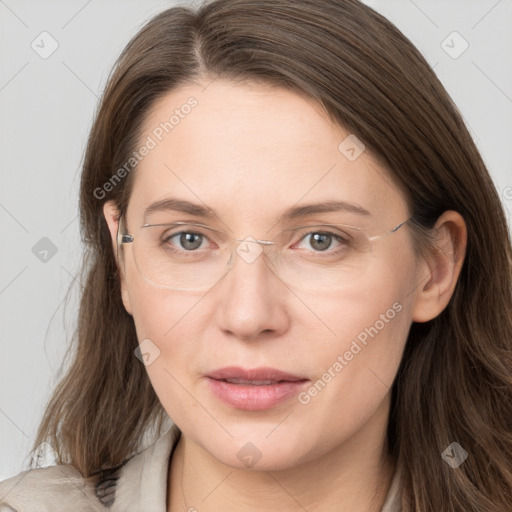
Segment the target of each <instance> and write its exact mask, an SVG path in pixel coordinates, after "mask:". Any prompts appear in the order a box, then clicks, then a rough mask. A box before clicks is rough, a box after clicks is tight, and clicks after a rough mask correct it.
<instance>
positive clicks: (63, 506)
mask: <svg viewBox="0 0 512 512" xmlns="http://www.w3.org/2000/svg"><path fill="white" fill-rule="evenodd" d="M180 434H181V432H180V430H179V429H178V427H176V425H173V426H172V427H171V428H170V429H169V431H168V432H167V433H165V434H163V435H162V436H161V437H160V438H159V439H157V440H156V441H155V442H154V443H153V444H152V445H150V446H149V447H148V448H146V449H145V450H143V451H141V452H140V453H138V454H136V455H134V456H133V457H131V458H130V459H128V461H127V462H126V463H125V464H123V465H122V466H121V467H120V468H119V469H118V470H116V471H115V472H114V473H112V474H110V475H109V476H108V477H106V478H102V479H97V481H95V482H91V483H89V482H87V481H86V480H85V479H84V478H82V476H81V475H80V472H79V471H78V470H77V469H76V468H75V467H73V466H71V465H70V464H66V465H64V464H62V465H58V466H50V467H48V468H38V469H30V470H28V471H25V472H23V473H20V474H19V475H17V476H15V477H13V478H10V479H9V480H5V481H3V482H1V483H0V512H13V511H14V512H167V508H166V502H167V484H168V480H167V479H168V468H169V461H170V458H171V456H172V452H173V449H174V447H175V446H176V444H177V442H178V440H179V437H180ZM401 510H402V509H401V507H400V499H399V472H396V473H395V475H394V477H393V481H392V483H391V486H390V489H389V491H388V495H387V498H386V502H385V504H384V507H383V508H382V510H381V512H401Z"/></svg>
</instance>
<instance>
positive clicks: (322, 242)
mask: <svg viewBox="0 0 512 512" xmlns="http://www.w3.org/2000/svg"><path fill="white" fill-rule="evenodd" d="M308 236H309V244H310V245H311V247H312V248H313V249H315V251H325V250H326V249H329V247H330V246H331V244H332V238H333V235H331V234H329V233H311V234H310V235H308Z"/></svg>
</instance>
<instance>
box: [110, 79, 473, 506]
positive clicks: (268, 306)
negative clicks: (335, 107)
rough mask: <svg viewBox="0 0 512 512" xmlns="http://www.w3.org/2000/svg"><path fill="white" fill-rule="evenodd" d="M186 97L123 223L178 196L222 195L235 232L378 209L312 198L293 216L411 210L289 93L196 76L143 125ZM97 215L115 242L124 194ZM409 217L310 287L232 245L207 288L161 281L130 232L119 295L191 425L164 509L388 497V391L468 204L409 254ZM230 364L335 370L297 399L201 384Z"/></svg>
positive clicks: (447, 279)
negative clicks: (250, 450) (339, 273)
mask: <svg viewBox="0 0 512 512" xmlns="http://www.w3.org/2000/svg"><path fill="white" fill-rule="evenodd" d="M206 85H208V87H207V88H206V89H205V86H206ZM191 96H193V97H195V98H196V99H197V101H198V104H197V106H196V107H195V108H194V109H193V110H192V111H191V113H190V114H188V115H187V116H185V117H184V118H183V119H180V122H179V124H178V125H177V126H175V127H174V129H173V130H172V132H170V133H169V134H167V135H165V136H164V137H163V138H162V141H160V142H159V143H158V144H157V145H156V147H155V148H154V149H151V151H150V152H149V154H148V155H147V156H146V157H145V158H144V159H143V160H142V161H141V162H140V163H139V164H138V166H137V168H136V170H135V171H133V172H135V173H136V174H135V177H134V178H135V181H134V188H133V193H132V196H131V198H130V202H129V206H128V211H127V215H126V225H127V230H128V232H133V231H135V230H136V229H137V227H138V226H140V225H142V223H143V211H144V209H145V208H146V207H147V206H148V205H149V204H151V203H153V202H154V201H157V200H161V199H163V198H166V197H170V196H172V197H175V198H179V199H185V200H188V201H191V202H194V203H198V204H201V205H202V206H204V205H207V206H208V207H209V208H211V209H213V210H215V212H216V213H217V217H216V218H215V219H214V220H209V221H207V222H208V223H211V224H212V225H214V226H215V227H217V228H219V229H224V230H225V229H226V226H229V228H230V229H231V230H232V232H233V234H234V236H235V237H237V238H244V237H246V236H249V235H250V236H253V237H254V238H257V239H270V238H271V235H272V232H273V231H272V229H275V225H276V220H277V218H278V216H279V215H280V214H281V213H282V212H283V211H284V210H285V209H287V208H289V207H292V206H296V205H304V204H310V203H323V202H326V201H330V200H342V201H347V202H351V203H354V204H358V205H360V206H362V207H364V208H366V209H367V210H369V212H370V215H367V216H363V215H360V214H355V213H347V212H341V213H340V212H338V213H320V214H315V215H312V216H309V217H305V218H303V219H301V220H300V221H296V222H299V225H303V224H307V223H313V224H315V223H333V222H336V221H342V222H345V223H350V224H353V225H356V226H360V227H362V228H364V229H365V230H367V231H368V233H369V234H370V235H379V234H382V233H385V232H387V231H389V230H390V229H391V228H393V227H394V226H396V225H397V224H398V223H400V222H402V221H404V220H406V219H407V218H408V217H409V212H408V208H407V204H406V201H405V198H404V197H403V195H402V193H401V191H400V189H399V188H398V187H397V186H396V185H395V184H394V183H393V181H392V179H391V175H390V174H389V172H388V171H387V170H386V169H385V168H384V167H383V166H382V165H380V164H379V162H378V161H377V159H375V158H374V157H372V155H371V154H370V151H369V150H366V151H364V152H363V153H362V154H361V156H359V158H357V159H356V160H354V161H349V160H348V159H347V158H346V156H345V155H344V154H343V153H342V152H340V151H339V149H338V146H339V144H340V143H341V142H342V141H343V140H344V139H345V138H346V137H347V135H349V132H347V131H346V130H344V129H343V128H341V127H339V126H334V125H333V124H332V123H331V122H329V121H328V120H327V116H326V115H325V113H324V112H323V111H322V109H321V107H320V106H318V105H317V104H315V103H314V102H313V101H312V100H309V99H307V98H305V97H303V96H301V95H299V94H297V93H295V92H291V91H287V90H284V89H280V88H271V87H268V86H263V85H261V84H259V85H257V84H252V85H249V84H247V83H245V84H240V83H238V84H235V83H232V82H228V81H223V80H215V81H213V82H211V83H208V82H206V81H205V82H204V83H194V84H187V85H184V86H182V87H180V88H179V89H176V90H174V91H172V92H171V93H168V94H167V95H166V96H165V97H164V98H163V99H161V100H160V101H159V102H157V103H156V104H155V105H154V108H153V109H152V111H151V112H150V113H148V116H147V119H146V123H145V125H144V127H143V131H142V135H141V139H140V140H141V141H144V140H146V137H147V136H148V135H151V133H152V130H153V129H154V128H155V127H157V126H158V125H159V124H160V123H161V122H162V121H165V120H166V119H168V118H169V115H170V113H172V111H173V110H174V109H176V108H178V107H179V106H180V105H183V104H184V103H185V102H186V101H187V99H188V98H189V97H191ZM104 213H105V218H106V221H107V223H108V225H109V228H110V231H111V234H112V242H113V245H114V248H115V249H116V251H117V245H116V236H117V222H118V221H117V210H116V205H115V204H113V203H112V202H107V203H106V205H105V208H104ZM162 218H164V219H166V220H171V221H185V220H186V221H193V220H195V221H197V222H205V219H201V218H196V217H194V216H191V215H189V214H184V213H177V212H175V213H165V214H162V213H158V214H155V216H154V217H152V218H151V220H148V222H151V223H153V222H154V221H156V219H158V220H160V219H162ZM278 227H279V226H278ZM409 229H410V228H409V227H408V225H407V224H406V225H404V226H403V227H402V228H401V229H399V230H398V231H397V232H396V233H394V234H393V235H391V236H388V237H386V238H384V239H382V240H379V241H376V242H375V243H374V244H373V246H372V250H371V251H369V252H367V253H365V254H364V255H362V256H361V259H360V260H358V262H357V265H356V264H354V267H353V272H352V273H350V272H347V279H346V284H344V286H343V287H342V288H341V289H337V290H329V289H325V288H321V289H317V290H315V289H311V290H309V291H308V292H305V291H303V290H302V291H297V290H293V289H291V288H289V287H288V286H286V285H285V284H284V283H283V282H282V281H281V280H280V279H278V278H277V277H276V276H275V275H274V274H273V273H272V272H270V271H269V270H268V268H267V267H266V266H265V264H264V262H263V261H262V258H259V259H257V260H256V261H255V262H253V263H251V264H248V263H246V262H245V261H243V260H242V259H241V258H238V259H237V260H236V262H235V265H234V267H233V268H232V270H231V271H230V272H229V273H228V274H227V275H226V277H225V278H223V279H222V280H221V281H220V282H219V283H218V284H217V285H216V286H214V287H213V288H212V289H211V290H209V291H208V292H207V293H205V292H201V293H198V292H183V291H171V290H164V289H160V288H156V287H154V286H152V285H151V284H149V283H148V282H146V281H145V280H144V279H143V278H142V277H141V275H140V273H139V271H138V270H137V268H136V265H135V263H134V260H133V251H132V248H131V247H130V246H124V248H123V256H124V257H123V261H121V262H120V266H121V269H122V274H123V275H122V290H123V301H124V304H125V307H126V309H127V311H128V312H129V313H130V314H131V315H132V316H133V318H134V322H135V326H136V330H137V335H138V338H139V341H142V340H144V339H147V338H149V339H150V340H151V341H152V342H153V343H154V344H155V345H156V346H157V347H158V348H159V350H160V356H159V357H158V358H157V359H156V360H155V361H154V362H153V363H152V364H151V365H149V366H147V371H148V374H149V377H150V379H151V382H152V384H153V386H154V388H155V391H156V393H157V395H158V397H159V398H160V400H161V402H162V404H163V406H164V408H165V409H166V411H167V413H168V414H169V416H170V417H171V418H172V419H173V421H174V422H175V423H176V424H177V425H178V427H179V428H180V429H181V431H182V433H183V434H182V438H181V441H180V443H179V444H178V447H177V449H176V451H175V454H174V457H173V459H172V463H171V468H170V473H169V499H168V510H169V511H172V512H175V511H181V510H189V509H192V508H191V507H195V508H196V509H197V510H201V511H203V510H204V511H210V510H211V511H214V510H230V509H231V510H233V509H234V508H236V510H240V511H245V510H268V511H273V510H280V511H292V510H294V511H295V510H303V508H302V507H304V509H306V510H315V511H329V510H351V511H356V512H358V511H370V510H372V511H374V510H379V509H380V507H381V506H382V503H383V501H384V498H385V495H386V493H387V489H388V486H389V483H390V480H391V478H392V475H393V471H394V467H393V464H392V463H391V462H390V461H389V460H388V458H387V457H386V452H385V434H386V426H387V421H388V415H389V402H390V388H391V385H392V382H393V379H394V377H395V375H396V372H397V369H398V366H399V364H400V360H401V356H402V353H403V349H404V346H405V342H406V338H407V333H408V330H409V327H410V325H411V323H412V322H413V321H420V322H423V321H428V320H429V319H431V318H434V317H435V316H437V315H438V314H439V313H440V312H441V311H442V310H443V309H444V307H445V306H446V304H447V303H448V301H449V299H450V297H451V295H452V292H453V289H454V286H455V283H456V279H457V276H458V274H459V271H460V267H461V265H462V260H463V257H464V248H465V240H466V231H465V225H464V221H463V219H462V218H461V217H460V215H459V214H457V213H456V212H451V211H449V212H445V213H444V214H443V216H442V217H441V218H440V219H439V220H438V222H437V224H436V229H437V230H438V235H439V240H440V245H441V246H442V248H443V250H442V252H441V253H439V254H437V257H436V258H435V259H434V255H433V254H432V255H430V256H431V257H429V255H427V256H425V257H420V256H418V255H417V253H416V252H415V250H414V247H413V242H412V236H411V233H410V230H409ZM393 305H395V306H394V311H395V314H394V315H393V318H392V319H390V318H389V317H390V316H391V314H390V313H386V312H387V311H389V310H390V309H393ZM398 309H399V311H398ZM381 315H384V316H385V319H382V316H381ZM379 319H381V321H382V322H384V327H383V328H381V329H379V332H378V334H377V335H375V336H374V337H373V338H370V337H369V338H368V342H367V345H362V344H361V343H359V345H360V346H361V350H360V351H359V352H358V353H357V354H356V355H354V356H353V357H352V358H351V359H350V360H347V358H345V357H344V354H345V353H346V352H347V351H348V350H349V349H350V348H351V343H352V342H353V340H355V339H357V336H358V335H359V334H360V333H361V332H363V331H365V329H366V328H369V327H371V326H375V325H376V322H377V321H378V320H379ZM384 320H387V321H384ZM378 325H379V327H380V325H381V324H378ZM356 350H357V349H356ZM338 356H342V357H343V358H344V361H345V362H346V364H345V363H343V369H342V370H341V371H335V370H333V364H334V363H335V362H336V361H339V359H338ZM225 366H241V367H243V368H246V369H249V368H257V367H261V366H267V367H273V368H277V369H279V370H282V371H286V372H289V373H292V374H295V375H299V376H303V377H305V378H307V379H310V381H311V382H310V385H309V386H308V387H306V391H307V390H308V389H309V388H310V387H311V386H312V385H313V384H314V383H315V382H317V380H318V379H322V375H324V374H325V373H326V372H328V369H329V368H331V372H330V375H331V379H330V381H329V382H328V383H327V384H326V385H325V387H323V388H322V389H321V391H320V392H318V393H317V394H314V392H311V394H312V395H314V396H311V394H310V395H308V396H309V398H310V400H309V401H307V400H306V399H303V402H305V401H307V403H301V402H300V401H299V400H298V398H297V397H292V398H290V399H288V400H287V401H285V402H284V403H281V404H279V405H278V406H276V407H274V408H271V409H268V410H264V411H246V410H240V409H236V408H234V407H231V406H229V405H226V404H224V403H223V402H221V401H219V399H218V398H216V397H215V396H214V395H213V394H212V393H211V391H210V390H209V387H208V385H207V381H206V379H205V374H207V373H208V372H209V371H212V370H215V369H219V368H222V367H225ZM338 368H339V367H338ZM325 380H328V378H327V377H324V381H325ZM303 397H304V395H303ZM248 442H250V443H252V444H253V445H254V446H255V447H257V450H258V452H259V454H260V456H261V458H259V460H258V461H257V463H256V464H255V465H254V466H252V467H251V468H248V467H247V466H246V465H244V463H243V461H241V460H240V459H239V458H238V457H237V453H238V452H239V450H240V449H241V448H242V447H244V446H245V445H246V443H248ZM205 496H207V498H205Z"/></svg>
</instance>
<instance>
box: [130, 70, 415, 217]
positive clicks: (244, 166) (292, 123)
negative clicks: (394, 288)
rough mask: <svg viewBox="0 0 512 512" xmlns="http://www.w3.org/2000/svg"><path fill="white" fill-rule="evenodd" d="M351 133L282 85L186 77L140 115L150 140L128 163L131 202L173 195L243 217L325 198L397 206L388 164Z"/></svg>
mask: <svg viewBox="0 0 512 512" xmlns="http://www.w3.org/2000/svg"><path fill="white" fill-rule="evenodd" d="M349 136H350V137H349ZM347 137H349V138H348V139H347ZM353 137H354V136H353V135H351V134H350V133H349V132H348V131H346V130H344V129H343V128H342V127H340V126H337V125H333V124H332V123H331V122H330V121H329V120H328V118H327V115H326V114H325V113H324V112H323V111H322V109H321V107H320V106H319V105H318V104H317V103H315V102H314V101H312V100H310V99H308V98H306V97H304V96H302V95H300V94H298V93H295V92H292V91H290V90H286V89H282V88H276V87H269V86H262V85H247V84H239V83H232V82H228V81H223V80H215V81H213V82H211V83H208V82H204V83H196V84H187V85H184V86H181V87H180V88H178V89H176V90H173V91H171V92H169V93H168V94H167V95H166V96H164V97H163V98H161V99H160V100H159V101H158V102H156V103H155V105H153V108H152V109H151V111H150V112H149V113H148V115H147V117H146V119H145V123H144V126H143V129H142V135H141V138H140V146H142V145H146V146H147V147H148V148H149V149H148V150H147V151H144V153H145V155H144V156H143V157H142V158H140V161H139V163H138V165H137V166H136V168H135V171H134V172H135V180H134V187H133V192H132V198H131V200H130V207H129V209H131V210H132V211H134V212H137V214H140V213H141V212H142V211H143V210H144V209H145V208H146V207H147V206H148V205H150V204H151V203H154V202H156V201H158V200H162V199H165V198H166V197H170V196H172V197H178V198H180V199H184V200H188V201H192V202H196V203H202V204H203V205H205V206H207V207H209V208H211V209H213V210H215V211H218V212H222V214H223V215H224V216H228V217H231V218H233V219H238V220H240V221H244V220H245V221H248V222H249V221H251V222H252V221H254V220H256V219H257V220H260V221H261V220H267V221H268V222H271V221H272V219H274V218H275V217H277V216H278V215H279V214H280V213H281V212H282V211H283V210H284V209H287V208H289V207H290V206H292V205H294V204H300V203H304V204H308V203H313V202H322V201H331V200H338V201H340V200H342V201H347V202H351V203H354V204H359V205H361V206H362V207H364V208H366V209H368V210H369V211H370V212H371V213H372V215H375V216H377V217H378V216H382V215H384V214H385V215H386V216H388V217H389V218H395V217H397V216H398V217H400V215H401V214H405V213H406V206H405V201H404V200H403V198H402V196H401V194H400V192H399V190H398V189H397V187H396V186H395V185H393V183H392V181H391V179H390V175H389V173H388V171H386V169H384V168H383V167H382V166H381V165H379V163H378V162H377V161H376V160H375V159H374V158H373V157H372V156H371V155H370V154H369V151H367V150H366V151H363V152H362V153H361V155H360V156H359V157H358V158H356V159H354V158H353V157H354V156H357V154H358V153H359V152H360V151H361V149H362V146H358V143H357V139H354V138H353ZM340 144H341V146H340ZM347 147H348V150H349V151H348V153H347ZM352 149H353V150H354V151H352ZM139 153H140V151H139Z"/></svg>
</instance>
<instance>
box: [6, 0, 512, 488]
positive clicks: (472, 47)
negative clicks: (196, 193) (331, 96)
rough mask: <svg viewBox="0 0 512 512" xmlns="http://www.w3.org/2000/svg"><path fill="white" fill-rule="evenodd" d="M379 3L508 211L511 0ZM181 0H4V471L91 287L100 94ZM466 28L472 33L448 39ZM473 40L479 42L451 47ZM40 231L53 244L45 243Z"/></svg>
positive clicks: (10, 468) (21, 450)
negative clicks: (90, 191)
mask: <svg viewBox="0 0 512 512" xmlns="http://www.w3.org/2000/svg"><path fill="white" fill-rule="evenodd" d="M180 3H182V4H187V1H186V0H182V2H180ZM188 3H189V4H190V3H191V2H188ZM367 3H368V4H370V5H371V6H373V7H374V8H376V9H377V10H378V11H380V12H382V13H383V14H384V15H385V16H386V17H387V18H389V19H390V20H392V21H393V22H394V23H395V24H397V25H398V27H399V28H401V29H402V30H403V31H404V32H405V34H406V35H407V36H408V37H409V38H410V39H411V40H412V41H413V42H414V43H415V44H416V46H418V47H419V49H420V50H421V51H422V53H423V54H424V55H425V57H426V58H427V60H428V62H429V63H430V64H431V65H432V66H434V68H435V71H436V72H437V74H438V76H439V77H440V78H441V80H442V81H443V83H444V85H445V86H446V88H447V89H448V92H449V93H450V94H451V95H452V97H453V99H454V100H455V102H456V104H457V105H458V107H459V109H460V110H461V112H462V114H463V116H464V118H465V120H466V122H467V124H468V126H469V128H470V130H471V133H472V134H473V136H474V138H475V140H476V143H477V145H478V147H479V148H480V150H481V152H482V154H483V157H484V159H485V161H486V162H487V164H488V167H489V169H490V171H491V173H492V176H493V178H494V180H495V183H496V186H497V189H498V190H499V192H500V195H501V197H502V199H503V204H504V206H505V207H506V209H507V214H508V216H509V219H510V211H512V172H511V162H512V149H511V146H512V60H511V58H510V48H512V30H511V26H512V0H448V1H447V0H414V1H413V0H368V1H367ZM173 4H174V2H171V1H163V0H162V1H158V0H151V1H144V2H143V1H142V0H123V1H121V0H119V1H112V0H107V1H105V0H102V1H101V2H100V1H99V0H89V1H87V0H73V1H69V0H68V1H64V0H61V1H39V2H37V1H35V0H32V1H23V0H5V1H4V0H0V109H1V115H0V133H1V137H0V177H1V182H0V234H1V240H0V243H1V250H0V311H1V317H0V322H1V324H0V335H1V338H0V341H1V353H0V354H1V355H0V480H3V479H5V478H8V477H10V476H12V475H15V474H17V473H18V472H20V471H21V470H22V469H23V466H24V464H25V463H26V462H27V461H28V460H29V451H30V448H31V445H32V442H33V439H34V435H35V433H36V429H37V426H38V423H39V421H40V419H41V415H42V411H43V406H44V404H45V402H46V400H47V399H48V397H49V394H50V390H51V388H52V387H53V386H54V384H55V382H56V378H57V370H58V368H59V365H60V363H61V361H62V358H63V355H64V351H65V348H66V344H67V340H68V339H69V336H70V334H71V332H72V327H73V320H74V316H75V313H76V297H77V296H78V292H79V289H80V288H79V285H78V284H77V282H76V281H75V277H74V276H75V275H76V274H77V271H78V268H79V262H80V255H81V246H80V236H79V231H78V218H77V214H78V210H77V204H78V199H77V198H78V195H77V194H78V184H79V177H80V165H81V162H82V155H83V151H84V147H85V142H86V137H87V134H88V131H89V129H90V126H91V122H92V116H93V113H94V111H95V108H96V104H97V100H98V96H99V95H100V93H101V90H102V88H103V86H104V84H105V80H106V77H107V74H108V72H109V71H110V68H111V67H112V65H113V63H114V61H115V58H116V57H117V55H118V54H119V53H120V51H121V50H122V48H123V47H124V46H125V44H126V43H127V42H128V40H129V38H130V37H131V36H132V35H133V34H135V32H136V31H137V30H138V29H139V28H140V27H141V26H142V24H143V23H144V22H145V21H146V20H147V19H149V18H150V17H151V16H152V15H154V14H156V13H157V12H159V11H161V10H163V9H164V8H166V7H170V6H171V5H173ZM43 31H46V32H48V33H49V34H51V37H52V38H54V39H55V40H56V41H57V43H58V48H57V50H56V51H55V52H54V53H53V54H52V55H51V56H49V57H48V58H46V59H43V58H41V57H40V55H39V54H38V53H36V51H34V50H33V49H32V47H31V44H32V42H33V41H34V40H35V43H34V45H36V44H38V45H39V48H40V50H39V51H43V48H42V46H43V44H44V48H45V49H46V50H48V49H49V48H50V40H49V39H45V42H43V43H42V42H41V37H47V36H39V35H40V34H41V33H42V32H43ZM454 31H456V32H458V33H459V34H460V36H461V37H462V38H463V39H461V38H460V37H459V36H457V35H455V36H453V35H452V36H450V37H448V36H449V35H450V34H452V32H454ZM361 37H362V38H364V34H361ZM447 37H448V39H447ZM464 40H465V41H467V43H468V44H469V47H468V49H467V50H466V51H465V52H464V53H462V54H461V55H460V56H459V57H458V58H452V56H454V55H456V54H457V53H459V52H460V50H462V49H463V47H464V46H463V45H465V43H464ZM443 41H445V43H443ZM442 45H443V46H444V49H443V46H442ZM445 49H446V50H448V51H449V52H451V53H452V56H450V55H449V54H448V53H447V52H446V51H445ZM43 237H47V238H48V239H50V240H51V242H52V243H53V244H54V245H55V246H56V249H57V252H56V254H54V255H52V253H51V252H49V253H48V254H47V255H46V259H47V261H46V262H45V261H41V260H40V258H43V257H44V253H41V252H39V251H41V250H43V249H44V244H45V243H47V242H39V241H40V240H41V238H43ZM38 242H39V244H43V246H42V248H41V247H40V246H39V245H37V246H36V250H35V252H36V254H34V252H33V250H32V248H33V247H34V246H35V245H36V244H38ZM37 249H38V250H37ZM73 282H74V283H75V286H74V287H73V293H72V295H71V302H70V306H69V308H68V311H67V313H66V315H64V307H63V304H64V302H63V301H64V297H65V294H66V291H67V289H68V287H69V285H70V284H72V283H73ZM66 318H67V320H65V319H66Z"/></svg>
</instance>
